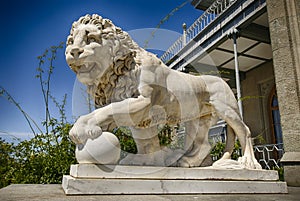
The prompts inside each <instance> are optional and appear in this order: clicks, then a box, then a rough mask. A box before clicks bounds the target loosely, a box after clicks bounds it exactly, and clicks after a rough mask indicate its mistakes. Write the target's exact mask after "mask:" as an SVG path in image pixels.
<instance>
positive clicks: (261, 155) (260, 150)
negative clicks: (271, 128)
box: [254, 143, 284, 170]
mask: <svg viewBox="0 0 300 201" xmlns="http://www.w3.org/2000/svg"><path fill="white" fill-rule="evenodd" d="M254 154H255V157H256V159H257V160H258V162H259V163H260V164H261V166H262V167H263V168H264V169H268V170H271V169H273V168H280V167H281V164H280V159H281V158H282V156H283V154H284V149H283V144H282V143H280V144H265V145H257V146H254Z"/></svg>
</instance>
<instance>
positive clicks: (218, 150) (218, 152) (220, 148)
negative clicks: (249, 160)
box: [210, 140, 241, 160]
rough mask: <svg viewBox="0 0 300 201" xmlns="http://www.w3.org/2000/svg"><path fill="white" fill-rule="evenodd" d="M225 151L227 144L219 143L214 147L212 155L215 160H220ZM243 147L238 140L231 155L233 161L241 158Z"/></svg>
mask: <svg viewBox="0 0 300 201" xmlns="http://www.w3.org/2000/svg"><path fill="white" fill-rule="evenodd" d="M224 150H225V143H223V142H217V143H216V144H215V145H214V147H213V148H212V150H211V152H210V155H211V157H212V158H213V160H218V159H220V158H221V157H222V156H223V152H224ZM240 152H241V145H240V142H239V141H238V140H237V141H236V142H235V144H234V150H233V152H232V154H231V159H234V160H237V159H238V158H239V157H240V156H241V153H240Z"/></svg>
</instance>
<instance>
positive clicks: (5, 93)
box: [0, 86, 42, 135]
mask: <svg viewBox="0 0 300 201" xmlns="http://www.w3.org/2000/svg"><path fill="white" fill-rule="evenodd" d="M0 96H4V97H5V98H6V99H7V100H8V101H9V102H10V103H12V104H14V105H15V106H16V107H17V108H18V110H19V111H20V112H21V113H22V115H23V116H24V118H25V120H26V122H27V123H28V126H29V127H30V130H31V131H32V133H33V134H34V135H36V134H37V133H36V131H35V129H34V127H35V128H36V129H37V130H38V131H39V132H42V130H41V129H40V127H39V126H38V124H37V123H36V122H35V121H34V120H33V119H32V118H31V117H30V115H29V114H28V113H27V112H25V111H24V110H23V109H22V107H21V106H20V104H19V103H18V102H17V101H16V100H15V99H14V98H13V97H12V95H11V94H10V93H9V92H8V91H7V90H6V89H5V88H3V87H2V86H0Z"/></svg>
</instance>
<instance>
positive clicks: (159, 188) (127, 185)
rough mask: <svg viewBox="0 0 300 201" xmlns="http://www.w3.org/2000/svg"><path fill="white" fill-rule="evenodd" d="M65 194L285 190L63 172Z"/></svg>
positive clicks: (274, 185)
mask: <svg viewBox="0 0 300 201" xmlns="http://www.w3.org/2000/svg"><path fill="white" fill-rule="evenodd" d="M63 189H64V191H65V193H66V194H67V195H76V194H202V193H206V194H207V193H210V194H215V193H220V194H225V193H227V194H234V193H251V194H253V193H287V186H286V183H285V182H277V181H269V182H266V181H226V180H224V181H221V180H164V179H162V180H153V179H151V180H149V179H77V178H73V177H71V176H64V178H63Z"/></svg>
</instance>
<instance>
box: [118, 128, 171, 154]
mask: <svg viewBox="0 0 300 201" xmlns="http://www.w3.org/2000/svg"><path fill="white" fill-rule="evenodd" d="M172 132H173V128H172V127H171V126H169V125H164V126H162V127H161V128H159V129H158V138H159V142H160V145H161V146H167V145H169V144H171V142H172ZM113 133H114V134H115V135H116V136H117V137H118V139H119V141H120V146H121V150H122V151H123V152H126V153H133V154H136V153H137V147H136V144H135V141H134V139H133V137H132V134H131V131H130V129H129V128H128V127H118V128H116V129H114V130H113ZM126 153H124V154H123V155H122V156H121V158H122V157H124V155H125V154H126Z"/></svg>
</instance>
